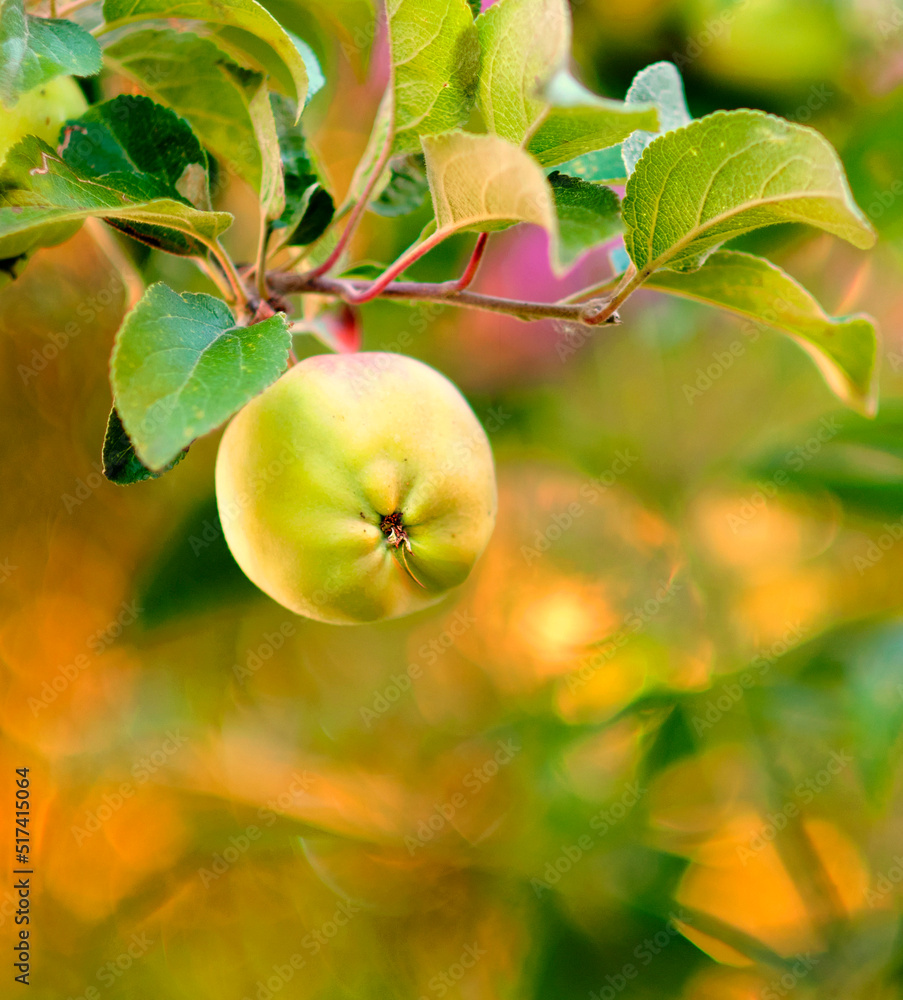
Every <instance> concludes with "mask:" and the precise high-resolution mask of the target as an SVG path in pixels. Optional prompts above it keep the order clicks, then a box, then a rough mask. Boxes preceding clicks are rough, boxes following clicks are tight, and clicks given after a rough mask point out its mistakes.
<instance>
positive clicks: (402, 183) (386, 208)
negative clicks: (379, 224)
mask: <svg viewBox="0 0 903 1000" xmlns="http://www.w3.org/2000/svg"><path fill="white" fill-rule="evenodd" d="M429 188H430V186H429V181H427V179H426V166H425V164H424V162H423V157H422V156H414V155H411V154H408V155H406V156H396V157H395V158H394V159H392V160H390V162H389V180H388V183H387V184H386V186H385V187H384V188H383V189H382V191H381V192H380V195H379V197H378V198H375V199H374V200H373V201H371V202H370V211H371V212H376V214H377V215H384V216H386V217H388V218H396V217H397V216H399V215H407V214H409V213H410V212H416V211H417V209H418V208H420V206H421V205H422V204H423V202H424V199H425V198H426V195H427V192H428V191H429Z"/></svg>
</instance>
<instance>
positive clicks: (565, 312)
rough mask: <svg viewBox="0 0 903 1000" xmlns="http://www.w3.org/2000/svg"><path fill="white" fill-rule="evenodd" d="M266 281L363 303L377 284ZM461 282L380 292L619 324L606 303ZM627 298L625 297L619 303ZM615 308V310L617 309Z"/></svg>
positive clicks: (303, 278) (520, 314)
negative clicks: (527, 296)
mask: <svg viewBox="0 0 903 1000" xmlns="http://www.w3.org/2000/svg"><path fill="white" fill-rule="evenodd" d="M267 281H268V283H269V286H270V288H272V289H273V291H275V292H278V293H280V294H283V295H291V294H303V293H305V292H313V293H315V294H318V295H331V296H333V297H334V298H338V299H341V300H342V301H344V302H360V301H361V299H362V298H364V297H366V296H367V295H368V293H369V292H370V291H371V290H372V287H373V285H374V282H371V281H351V280H347V279H338V278H328V277H325V276H323V275H314V274H310V273H308V274H289V273H286V272H284V271H270V272H269V273H268V274H267ZM458 285H459V281H458V280H454V281H443V282H436V283H431V282H416V281H394V282H391V283H390V284H388V285H386V286H385V287H384V288H382V289H381V290H380V291H379V293H378V294H379V296H380V297H381V298H386V299H401V300H409V301H421V302H445V303H447V304H448V305H452V306H461V307H463V308H465V309H483V310H486V311H488V312H498V313H506V314H507V315H509V316H514V317H516V318H517V319H522V320H526V321H531V320H539V319H560V320H566V321H568V322H571V323H583V324H585V325H586V326H598V325H599V324H601V323H604V322H608V323H616V322H618V320H617V318H616V316H615V309H614V308H611V309H609V306H610V304H611V303H610V302H609V301H608V300H607V299H597V300H592V301H589V302H529V301H525V300H521V299H505V298H499V297H498V296H495V295H486V294H483V293H482V292H471V291H468V290H467V289H461V288H459V287H458ZM624 298H626V296H625V295H623V293H622V297H621V298H620V299H619V303H620V302H621V301H623V299H624ZM615 308H616V306H615Z"/></svg>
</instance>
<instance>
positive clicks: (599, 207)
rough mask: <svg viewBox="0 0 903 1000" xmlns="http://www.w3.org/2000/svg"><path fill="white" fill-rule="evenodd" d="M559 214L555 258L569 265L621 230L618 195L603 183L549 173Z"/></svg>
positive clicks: (564, 265) (566, 265)
mask: <svg viewBox="0 0 903 1000" xmlns="http://www.w3.org/2000/svg"><path fill="white" fill-rule="evenodd" d="M549 183H550V184H551V185H552V194H553V195H554V197H555V211H556V213H557V214H558V260H559V264H560V265H562V266H563V267H569V266H570V265H571V264H573V263H574V261H576V260H577V258H578V257H580V256H581V255H582V254H584V253H586V251H587V250H591V249H592V248H593V247H595V246H598V245H599V244H600V243H604V242H605V241H606V240H610V239H611V238H612V237H613V236H617V235H618V233H620V232H621V214H620V204H619V202H618V196H617V195H616V194H615V193H614V191H612V190H611V188H607V187H605V186H604V185H603V184H590V183H589V182H588V181H584V180H581V179H580V178H579V177H568V176H567V175H566V174H561V173H557V172H555V173H552V174H550V175H549Z"/></svg>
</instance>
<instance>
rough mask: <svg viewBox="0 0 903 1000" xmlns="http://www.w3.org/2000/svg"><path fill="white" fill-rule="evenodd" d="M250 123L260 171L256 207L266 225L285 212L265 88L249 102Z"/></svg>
mask: <svg viewBox="0 0 903 1000" xmlns="http://www.w3.org/2000/svg"><path fill="white" fill-rule="evenodd" d="M250 111H251V121H252V122H253V123H254V134H255V136H256V137H257V148H258V149H259V150H260V156H261V161H262V166H263V169H262V171H261V177H260V191H259V196H260V206H261V208H262V210H263V215H264V218H265V219H266V220H267V222H268V223H269V222H273V221H275V220H276V219H278V218H279V217H280V216H281V215H282V213H283V212H284V211H285V177H284V176H283V173H282V157H281V153H280V150H279V136H278V134H277V133H276V120H275V118H274V117H273V107H272V105H271V104H270V95H269V93H268V92H267V89H266V87H261V88H260V89H259V90H258V91H257V93H256V94H255V95H254V97H253V98H252V100H251V104H250Z"/></svg>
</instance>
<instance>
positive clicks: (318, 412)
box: [216, 352, 497, 624]
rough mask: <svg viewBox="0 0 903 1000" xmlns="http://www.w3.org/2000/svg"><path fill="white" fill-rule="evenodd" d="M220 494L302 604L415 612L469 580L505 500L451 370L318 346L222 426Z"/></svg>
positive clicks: (247, 553) (245, 551) (256, 558)
mask: <svg viewBox="0 0 903 1000" xmlns="http://www.w3.org/2000/svg"><path fill="white" fill-rule="evenodd" d="M216 498H217V504H218V506H219V514H220V520H221V522H222V526H223V532H224V534H225V537H226V541H227V542H228V544H229V548H230V549H231V550H232V554H233V555H234V556H235V559H236V560H237V562H238V564H239V566H241V568H242V569H243V570H244V572H245V573H246V574H247V576H248V577H249V578H250V579H251V580H252V581H253V582H254V583H255V584H257V586H258V587H260V589H261V590H263V591H265V592H266V593H267V594H269V595H270V597H272V598H274V599H275V600H277V601H279V603H280V604H283V605H285V607H287V608H290V609H291V610H292V611H294V612H296V613H298V614H301V615H306V616H308V617H310V618H316V619H318V620H319V621H325V622H334V623H346V624H347V623H357V622H372V621H378V620H380V619H383V618H395V617H398V616H399V615H405V614H409V613H411V612H413V611H417V610H419V609H421V608H424V607H427V606H429V605H431V604H434V603H436V602H437V601H439V600H441V598H442V597H443V595H444V594H446V593H447V591H448V590H449V589H451V588H452V587H455V586H457V585H458V584H460V583H462V582H463V581H464V580H465V579H466V577H467V575H468V573H469V572H470V570H471V568H472V566H473V565H474V563H475V562H476V560H477V559H478V558H479V556H480V554H481V553H482V551H483V549H484V548H485V547H486V544H487V542H488V541H489V537H490V535H491V534H492V529H493V525H494V524H495V514H496V502H497V500H496V486H495V470H494V467H493V462H492V450H491V449H490V447H489V442H488V440H487V438H486V434H485V432H484V430H483V428H482V427H481V426H480V423H479V421H478V420H477V418H476V416H475V415H474V413H473V411H472V410H471V408H470V407H469V406H468V404H467V401H466V400H465V399H464V397H463V396H462V395H461V393H460V392H459V391H458V390H457V389H456V388H455V386H454V385H452V383H451V382H449V380H448V379H447V378H445V376H444V375H440V374H439V372H437V371H436V370H435V369H433V368H430V367H429V366H428V365H425V364H423V363H422V362H420V361H415V360H414V359H413V358H409V357H405V356H403V355H399V354H386V353H378V352H364V353H360V354H335V355H318V356H316V357H312V358H308V359H306V360H305V361H302V362H301V363H300V364H298V365H295V366H294V367H293V368H291V369H289V370H288V371H287V372H286V373H285V374H284V375H283V376H282V377H281V378H280V379H279V380H278V381H277V382H276V383H275V384H274V385H272V386H270V388H269V389H267V390H266V392H264V393H263V394H262V395H260V396H258V397H257V398H256V399H253V400H251V402H250V403H248V405H247V406H245V407H244V409H243V410H241V411H240V412H239V413H238V414H237V416H236V417H235V418H234V419H233V420H232V422H231V423H230V424H229V426H228V427H227V428H226V432H225V434H224V435H223V438H222V441H221V443H220V447H219V453H218V455H217V459H216Z"/></svg>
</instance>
